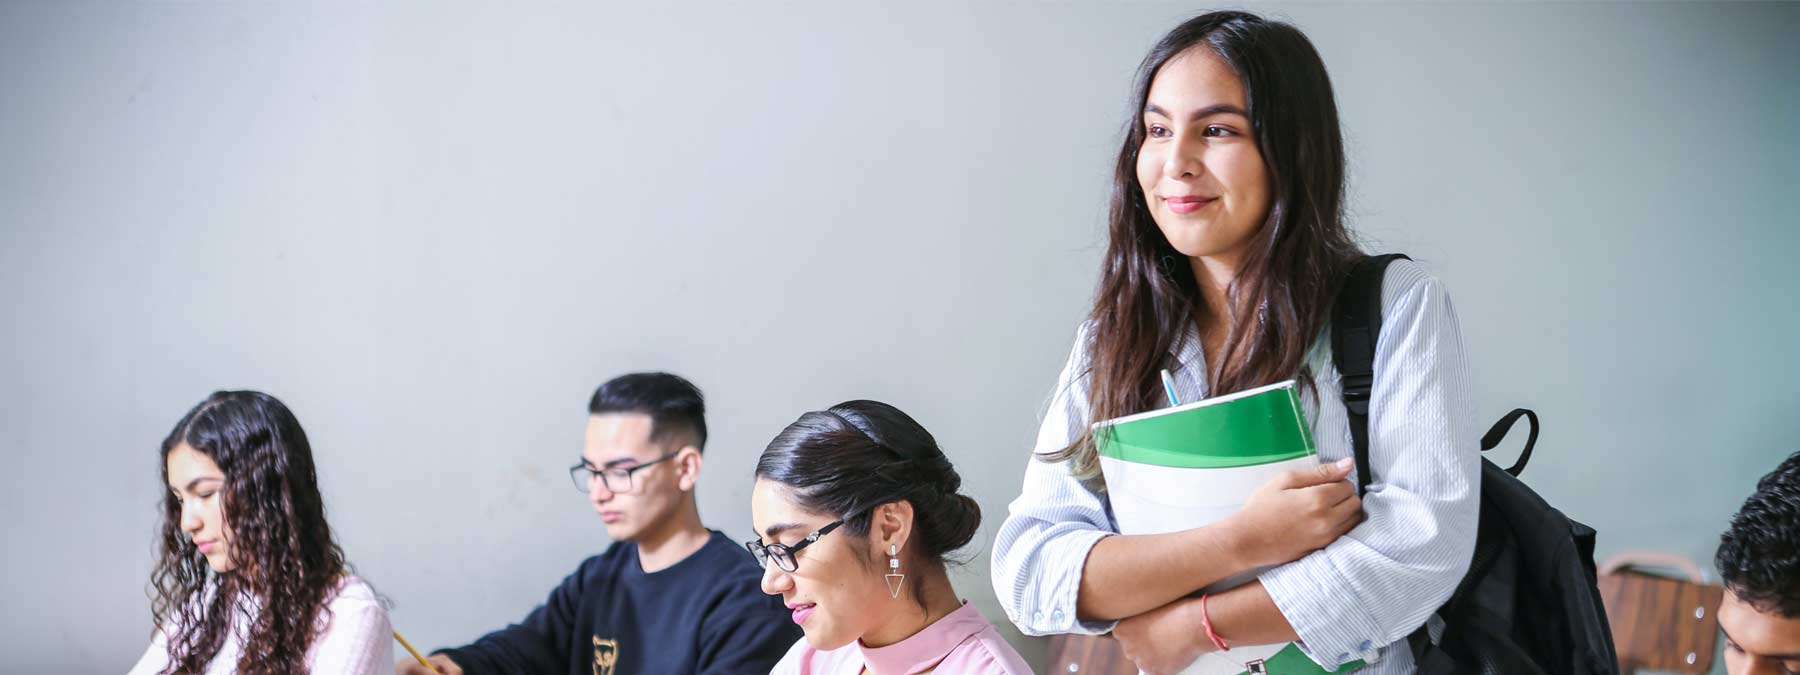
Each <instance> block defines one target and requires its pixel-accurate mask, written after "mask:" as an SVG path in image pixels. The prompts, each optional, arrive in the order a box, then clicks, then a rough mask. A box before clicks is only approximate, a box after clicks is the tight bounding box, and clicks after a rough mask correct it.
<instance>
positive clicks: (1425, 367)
mask: <svg viewBox="0 0 1800 675" xmlns="http://www.w3.org/2000/svg"><path fill="white" fill-rule="evenodd" d="M1384 288H1385V292H1384V294H1383V295H1384V298H1383V306H1384V312H1383V315H1384V319H1383V322H1382V330H1381V336H1380V338H1379V340H1378V344H1377V347H1376V356H1375V383H1374V391H1373V392H1372V396H1371V400H1370V416H1369V461H1370V468H1371V469H1372V472H1373V473H1374V481H1373V483H1372V484H1371V485H1370V486H1369V491H1368V494H1366V495H1364V497H1363V512H1364V513H1365V514H1366V516H1367V520H1365V521H1364V522H1363V523H1362V524H1361V525H1359V526H1357V527H1356V529H1354V530H1351V531H1350V533H1348V534H1346V535H1344V536H1343V537H1341V538H1339V539H1338V540H1337V541H1335V542H1332V544H1331V545H1329V546H1327V547H1325V548H1323V549H1320V550H1319V551H1316V552H1314V553H1312V554H1311V555H1308V556H1306V557H1304V558H1301V559H1299V560H1296V561H1294V562H1292V563H1288V564H1286V565H1281V566H1278V567H1275V568H1273V569H1270V570H1268V571H1266V572H1264V573H1263V574H1262V575H1261V577H1260V578H1261V581H1262V583H1263V586H1264V587H1265V588H1266V589H1267V590H1268V592H1269V595H1270V596H1271V597H1272V598H1273V599H1274V601H1275V605H1276V606H1277V607H1278V608H1280V610H1281V613H1282V615H1283V616H1285V617H1286V618H1287V620H1288V623H1289V624H1291V625H1292V626H1293V628H1294V631H1295V632H1296V633H1297V634H1298V635H1299V636H1300V639H1301V642H1300V646H1301V647H1302V649H1303V650H1305V652H1306V653H1307V655H1308V656H1309V657H1311V658H1312V659H1313V660H1314V661H1317V662H1318V663H1319V664H1320V665H1323V666H1326V667H1331V668H1335V667H1337V666H1338V665H1341V664H1343V663H1346V662H1348V661H1351V660H1355V659H1361V660H1363V661H1368V662H1371V663H1373V662H1375V661H1377V660H1378V659H1379V658H1380V656H1381V651H1380V650H1381V649H1382V648H1384V647H1386V646H1388V645H1390V644H1393V643H1395V642H1398V641H1401V640H1403V639H1405V638H1406V636H1407V635H1408V634H1410V633H1412V631H1413V630H1415V629H1417V628H1418V627H1419V626H1420V625H1422V624H1424V623H1425V621H1426V619H1427V618H1429V617H1430V616H1431V614H1432V613H1433V612H1434V611H1436V609H1437V608H1438V607H1439V606H1440V605H1442V604H1443V603H1444V601H1445V600H1447V599H1448V598H1449V597H1450V594H1451V593H1452V592H1453V591H1454V590H1455V589H1456V586H1457V584H1458V582H1460V581H1461V580H1462V577H1463V574H1464V573H1465V572H1467V570H1468V567H1469V558H1470V556H1471V555H1472V554H1473V551H1474V546H1475V534H1476V530H1477V527H1476V524H1477V519H1478V517H1479V509H1480V502H1479V489H1480V471H1481V460H1480V448H1479V441H1478V439H1477V437H1476V432H1475V429H1474V415H1473V404H1472V401H1471V394H1470V391H1469V388H1470V387H1469V376H1468V365H1467V362H1466V360H1465V357H1464V353H1463V343H1462V334H1461V330H1460V329H1459V328H1458V326H1457V321H1456V314H1455V311H1454V310H1453V309H1452V307H1451V305H1450V299H1449V296H1448V295H1447V294H1446V293H1445V291H1444V289H1443V288H1442V286H1441V285H1440V284H1439V283H1438V282H1437V280H1435V279H1433V278H1431V277H1429V276H1428V275H1426V274H1425V273H1424V272H1423V271H1422V270H1421V269H1420V268H1419V267H1417V266H1416V265H1412V264H1411V263H1407V262H1404V261H1402V262H1396V263H1395V264H1394V265H1393V266H1392V267H1390V268H1389V272H1388V275H1387V279H1386V283H1385V284H1384ZM1320 393H1321V396H1336V395H1337V394H1338V391H1337V390H1336V388H1333V390H1332V391H1330V392H1326V391H1325V390H1324V388H1321V392H1320ZM1345 445H1346V446H1347V445H1348V444H1347V442H1346V443H1345ZM1321 450H1322V451H1323V447H1322V448H1321Z"/></svg>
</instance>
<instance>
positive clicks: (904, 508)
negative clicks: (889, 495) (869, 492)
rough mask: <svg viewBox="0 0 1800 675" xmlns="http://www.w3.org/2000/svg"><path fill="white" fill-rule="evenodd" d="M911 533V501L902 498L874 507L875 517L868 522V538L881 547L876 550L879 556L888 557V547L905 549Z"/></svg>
mask: <svg viewBox="0 0 1800 675" xmlns="http://www.w3.org/2000/svg"><path fill="white" fill-rule="evenodd" d="M912 533H913V505H912V502H909V501H907V500H904V499H902V500H900V501H897V502H889V503H886V504H882V505H881V506H879V507H876V509H875V517H874V519H873V520H872V521H871V522H870V523H869V540H870V541H871V542H873V543H875V544H876V545H877V546H878V547H879V548H880V549H881V550H879V551H877V552H876V553H877V554H878V555H879V556H880V557H881V558H886V557H888V551H889V550H890V549H889V547H893V549H892V550H896V551H905V550H906V544H907V543H908V542H909V541H911V540H912Z"/></svg>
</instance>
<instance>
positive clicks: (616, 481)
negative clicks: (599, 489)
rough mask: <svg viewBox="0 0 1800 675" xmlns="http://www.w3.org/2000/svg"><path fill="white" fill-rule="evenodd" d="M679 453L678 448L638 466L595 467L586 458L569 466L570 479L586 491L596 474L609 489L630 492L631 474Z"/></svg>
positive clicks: (579, 488)
mask: <svg viewBox="0 0 1800 675" xmlns="http://www.w3.org/2000/svg"><path fill="white" fill-rule="evenodd" d="M678 454H681V451H679V450H677V451H675V452H671V453H669V454H666V455H663V456H661V457H658V458H656V459H653V460H650V461H648V462H644V463H643V464H639V465H637V466H615V467H609V468H602V469H596V468H594V467H593V466H591V465H589V464H588V463H587V460H585V459H584V460H581V463H580V464H576V465H575V466H571V467H569V479H570V480H572V481H574V482H575V489H577V490H580V491H582V492H584V493H585V492H587V491H588V489H589V488H590V487H592V486H593V484H594V477H595V476H598V477H599V478H600V480H601V482H603V483H605V484H606V489H607V490H608V491H611V492H619V493H625V492H630V491H631V488H632V485H631V474H634V473H637V472H638V470H639V469H643V468H645V467H648V466H651V465H654V464H657V463H660V462H666V461H668V460H670V459H673V458H674V457H675V456H676V455H678Z"/></svg>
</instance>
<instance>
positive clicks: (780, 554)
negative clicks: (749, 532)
mask: <svg viewBox="0 0 1800 675" xmlns="http://www.w3.org/2000/svg"><path fill="white" fill-rule="evenodd" d="M843 524H844V519H843V518H839V519H837V520H834V521H831V522H829V523H826V524H825V526H824V527H821V528H819V529H816V530H813V531H812V532H810V533H808V534H807V535H806V536H805V537H801V538H800V543H797V544H794V545H793V546H788V545H787V544H764V543H762V541H760V540H756V539H751V540H750V541H746V542H744V548H747V549H750V555H753V556H756V563H757V564H758V565H762V566H763V569H768V567H769V562H770V561H773V562H774V563H775V566H776V567H779V568H781V571H783V572H792V571H794V570H796V569H799V568H800V563H799V561H797V560H795V559H794V554H795V553H799V552H800V549H803V548H806V547H808V546H811V545H812V543H813V542H815V541H818V540H819V537H823V536H825V535H828V534H831V531H832V530H835V529H838V526H839V525H843Z"/></svg>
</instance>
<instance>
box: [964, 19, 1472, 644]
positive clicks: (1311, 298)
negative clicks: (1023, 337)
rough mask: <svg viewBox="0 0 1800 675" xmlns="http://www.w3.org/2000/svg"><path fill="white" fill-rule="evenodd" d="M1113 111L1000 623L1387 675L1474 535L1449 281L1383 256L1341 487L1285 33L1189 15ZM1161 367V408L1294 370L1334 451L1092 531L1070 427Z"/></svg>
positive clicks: (1316, 177) (1323, 151)
mask: <svg viewBox="0 0 1800 675" xmlns="http://www.w3.org/2000/svg"><path fill="white" fill-rule="evenodd" d="M1132 103H1133V109H1134V119H1133V121H1132V123H1131V124H1130V126H1129V127H1128V130H1127V132H1126V136H1125V140H1124V144H1123V146H1122V147H1121V148H1120V150H1119V156H1118V164H1117V168H1116V171H1115V175H1114V182H1113V190H1112V204H1111V210H1110V216H1109V220H1110V224H1109V237H1110V243H1109V245H1108V248H1107V252H1106V257H1105V260H1104V262H1103V264H1102V268H1101V275H1100V285H1099V289H1098V292H1097V293H1096V297H1095V299H1094V306H1093V310H1092V312H1091V313H1090V315H1089V317H1088V320H1087V321H1086V322H1084V323H1083V324H1082V326H1081V328H1080V330H1079V331H1077V334H1076V339H1075V347H1074V350H1073V353H1072V354H1071V355H1070V357H1069V362H1068V364H1067V366H1066V367H1065V368H1064V369H1063V372H1062V376H1061V378H1060V379H1059V381H1058V384H1057V389H1056V392H1055V396H1054V399H1053V401H1052V402H1051V404H1050V408H1049V410H1048V412H1047V413H1046V415H1045V419H1044V422H1043V426H1042V428H1041V429H1040V431H1039V435H1038V441H1037V448H1036V454H1035V456H1034V457H1033V458H1032V460H1031V461H1030V462H1029V463H1028V465H1027V468H1026V474H1025V481H1024V488H1023V491H1022V493H1021V494H1020V495H1019V497H1018V499H1017V500H1015V501H1014V502H1013V503H1012V505H1011V509H1010V514H1009V517H1008V518H1007V520H1006V523H1005V524H1004V525H1003V526H1002V527H1001V531H1000V533H999V535H998V537H997V539H996V542H995V546H994V558H993V560H994V562H993V581H994V589H995V591H996V592H997V594H998V595H999V597H1000V599H1001V602H1002V603H1003V604H1004V605H1006V607H1007V609H1008V613H1009V615H1010V616H1011V618H1012V619H1013V622H1014V623H1016V624H1018V626H1019V628H1020V629H1021V630H1023V631H1024V632H1026V633H1029V634H1038V635H1041V634H1048V633H1101V632H1105V631H1108V630H1111V631H1113V633H1114V635H1115V636H1117V637H1118V638H1119V639H1120V641H1121V643H1122V645H1123V647H1124V648H1125V651H1126V653H1127V655H1128V656H1130V657H1131V658H1132V659H1133V660H1135V661H1136V662H1137V663H1138V664H1139V666H1140V667H1141V668H1143V669H1144V670H1146V671H1148V672H1151V673H1162V672H1171V671H1173V670H1175V669H1178V668H1180V667H1182V666H1185V665H1186V664H1188V663H1190V662H1192V661H1194V659H1196V658H1200V657H1202V656H1203V655H1206V654H1207V653H1214V652H1218V651H1221V650H1220V648H1221V647H1228V646H1229V645H1233V644H1273V643H1280V642H1289V641H1299V644H1300V646H1301V648H1302V650H1303V651H1304V653H1305V654H1306V655H1307V656H1308V657H1310V658H1312V660H1314V661H1315V662H1317V663H1319V664H1320V665H1322V666H1324V667H1326V668H1337V667H1339V666H1341V665H1343V664H1346V663H1349V662H1352V661H1355V660H1361V661H1364V662H1366V663H1367V664H1369V666H1368V668H1367V670H1366V671H1365V672H1371V673H1411V672H1413V671H1414V670H1415V668H1414V665H1413V662H1412V655H1411V653H1410V652H1409V651H1408V650H1407V649H1406V648H1405V647H1406V645H1405V642H1404V639H1405V638H1406V636H1407V635H1408V634H1410V633H1412V632H1413V631H1414V630H1415V629H1417V628H1418V627H1419V626H1420V625H1421V624H1424V623H1425V622H1426V620H1427V617H1429V616H1430V615H1431V614H1432V612H1433V611H1434V610H1435V609H1436V608H1437V607H1438V605H1439V604H1440V603H1442V602H1443V601H1444V600H1445V599H1446V598H1448V597H1449V596H1450V593H1451V592H1452V590H1453V589H1454V588H1455V586H1456V584H1457V582H1458V581H1459V580H1460V579H1461V578H1462V576H1463V574H1464V573H1465V572H1466V570H1467V567H1468V563H1469V556H1470V555H1471V553H1472V551H1473V547H1474V542H1475V532H1476V527H1475V525H1476V519H1477V508H1478V503H1477V496H1478V495H1477V491H1478V489H1479V481H1478V476H1479V455H1478V447H1477V439H1476V431H1475V429H1474V427H1473V417H1472V406H1471V402H1470V393H1469V382H1468V374H1467V367H1466V364H1465V362H1464V357H1463V348H1462V339H1461V335H1460V332H1459V329H1458V327H1457V321H1456V315H1455V313H1454V312H1453V311H1452V309H1451V306H1450V301H1449V297H1448V296H1447V295H1446V293H1445V291H1444V289H1443V287H1442V286H1441V285H1440V284H1439V283H1438V281H1437V280H1436V279H1434V278H1432V277H1431V276H1430V275H1428V274H1426V272H1425V271H1424V270H1423V269H1422V268H1420V267H1419V266H1417V265H1415V264H1412V263H1411V262H1409V261H1404V260H1402V261H1397V262H1395V263H1394V264H1393V265H1391V266H1390V267H1389V268H1388V271H1387V275H1386V278H1385V283H1384V286H1383V288H1384V291H1383V294H1382V305H1381V306H1382V312H1383V316H1384V323H1383V326H1384V327H1383V329H1382V331H1381V335H1380V339H1379V344H1378V345H1377V346H1376V356H1375V381H1374V392H1373V395H1372V399H1371V405H1370V417H1369V422H1370V429H1369V438H1370V454H1371V467H1372V473H1373V474H1374V475H1373V478H1374V481H1375V482H1374V484H1373V485H1372V486H1371V487H1370V489H1369V492H1368V493H1367V494H1366V495H1365V496H1363V497H1362V500H1361V502H1360V504H1359V503H1358V502H1357V501H1356V500H1357V498H1356V496H1355V490H1354V488H1353V487H1352V484H1351V483H1349V482H1346V481H1345V480H1344V479H1345V478H1347V474H1348V473H1349V470H1350V466H1349V462H1348V461H1346V460H1348V458H1350V457H1351V455H1352V452H1353V451H1352V445H1351V440H1350V431H1349V427H1348V425H1347V422H1346V416H1345V410H1344V407H1343V404H1342V402H1341V401H1340V398H1339V397H1340V392H1341V391H1342V387H1341V384H1340V382H1339V379H1338V374H1337V372H1336V371H1335V369H1334V368H1333V366H1332V360H1331V350H1330V339H1329V335H1328V326H1327V320H1328V317H1329V316H1330V314H1331V309H1332V302H1333V299H1334V296H1335V294H1336V293H1337V291H1338V288H1339V286H1340V285H1341V284H1342V283H1343V281H1344V279H1345V278H1346V277H1347V275H1348V273H1349V271H1350V270H1351V269H1352V267H1353V266H1354V265H1355V264H1356V263H1357V262H1358V261H1359V260H1361V259H1362V258H1363V257H1364V254H1363V253H1362V252H1361V251H1360V250H1358V248H1357V246H1356V245H1355V243H1354V242H1353V240H1352V238H1351V236H1350V234H1349V232H1348V231H1347V230H1346V228H1345V226H1344V222H1343V193H1344V150H1343V140H1342V136H1341V133H1340V131H1339V128H1338V119H1337V107H1336V103H1335V102H1334V100H1333V97H1332V91H1331V83H1330V80H1329V78H1328V77H1327V75H1326V72H1325V66H1324V64H1323V62H1322V61H1321V60H1320V58H1319V55H1318V53H1317V51H1316V50H1314V48H1313V46H1312V44H1311V42H1309V41H1308V40H1307V39H1306V36H1305V35H1303V34H1302V33H1301V32H1300V31H1299V30H1298V29H1296V28H1294V27H1293V26H1290V25H1287V24H1284V23H1279V22H1274V21H1267V20H1264V19H1262V18H1260V17H1257V16H1255V15H1252V14H1246V13H1241V12H1217V13H1211V14H1206V15H1203V16H1200V17H1197V18H1195V19H1192V20H1190V21H1188V22H1186V23H1183V24H1181V25H1180V26H1177V27H1176V28H1175V29H1174V30H1173V31H1171V32H1170V33H1169V34H1168V35H1166V36H1164V37H1163V39H1162V40H1161V41H1160V42H1158V43H1157V45H1156V46H1155V48H1153V49H1152V50H1151V51H1150V54H1149V55H1148V56H1146V57H1145V59H1144V61H1143V64H1142V66H1141V67H1140V70H1139V74H1138V80H1137V85H1136V89H1135V100H1134V101H1133V102H1132ZM1164 368H1167V369H1168V370H1169V372H1170V373H1171V374H1172V375H1173V376H1174V382H1175V390H1176V392H1177V393H1178V394H1179V395H1180V397H1181V399H1182V400H1184V401H1189V400H1199V399H1202V398H1207V397H1212V396H1219V395H1224V394H1228V393H1231V392H1237V391H1243V390H1246V389H1250V388H1254V387H1258V386H1261V385H1266V384H1271V383H1274V382H1279V381H1282V380H1286V379H1290V378H1298V379H1300V380H1301V381H1302V383H1303V385H1304V386H1302V391H1303V392H1304V393H1303V396H1302V399H1303V404H1304V406H1305V409H1306V413H1307V419H1309V420H1310V421H1311V423H1312V425H1313V436H1314V438H1315V439H1316V442H1317V445H1318V450H1319V455H1320V457H1321V459H1322V460H1324V461H1326V462H1332V463H1329V464H1326V465H1324V466H1322V467H1321V468H1320V469H1319V470H1317V471H1309V472H1306V474H1292V475H1288V476H1284V477H1282V478H1279V479H1277V480H1275V481H1273V482H1271V483H1270V484H1269V485H1267V486H1265V487H1264V488H1263V489H1262V491H1261V492H1259V493H1258V494H1257V495H1256V496H1255V497H1253V498H1252V499H1251V501H1250V503H1249V504H1248V505H1247V506H1246V507H1245V508H1244V509H1243V510H1242V511H1240V512H1239V513H1238V514H1237V515H1235V516H1233V517H1232V518H1230V519H1228V520H1226V521H1223V522H1220V523H1217V524H1214V525H1211V526H1207V527H1201V528H1197V529H1192V530H1187V531H1183V532H1175V533H1170V534H1164V535H1154V536H1125V535H1118V534H1116V531H1117V528H1116V526H1115V524H1114V523H1113V522H1112V519H1111V516H1110V515H1109V509H1108V505H1107V497H1106V494H1105V492H1104V489H1103V488H1102V484H1101V482H1100V480H1099V468H1098V461H1097V459H1096V456H1095V448H1094V442H1093V438H1092V436H1091V434H1090V431H1089V429H1090V425H1091V424H1092V423H1093V422H1096V421H1100V420H1105V419H1111V418H1115V417H1120V416H1123V415H1129V414H1133V413H1139V412H1144V411H1146V410H1150V409H1153V408H1158V407H1162V405H1164V397H1163V391H1162V387H1161V384H1160V379H1159V375H1158V373H1159V371H1160V370H1162V369H1164ZM1308 474H1310V475H1308ZM1359 506H1360V508H1358V507H1359ZM1359 514H1360V515H1361V516H1362V517H1361V518H1359V517H1358V515H1359ZM1271 565H1273V566H1274V567H1272V568H1270V569H1268V570H1267V571H1265V572H1263V573H1262V574H1261V575H1260V576H1259V577H1258V580H1257V581H1254V582H1252V583H1249V584H1246V585H1243V586H1240V587H1237V588H1235V589H1232V590H1229V591H1226V592H1223V593H1218V594H1216V595H1213V596H1209V597H1202V598H1190V597H1188V596H1189V594H1191V593H1194V592H1195V591H1198V590H1199V589H1201V588H1203V587H1205V586H1207V585H1209V584H1211V583H1212V582H1215V581H1218V580H1221V579H1224V578H1226V577H1229V576H1232V575H1234V574H1237V573H1241V572H1245V571H1249V570H1252V569H1256V568H1259V567H1264V566H1271ZM1215 638H1216V639H1215ZM1219 657H1221V658H1226V659H1228V660H1229V658H1230V654H1229V652H1227V653H1224V654H1219Z"/></svg>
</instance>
